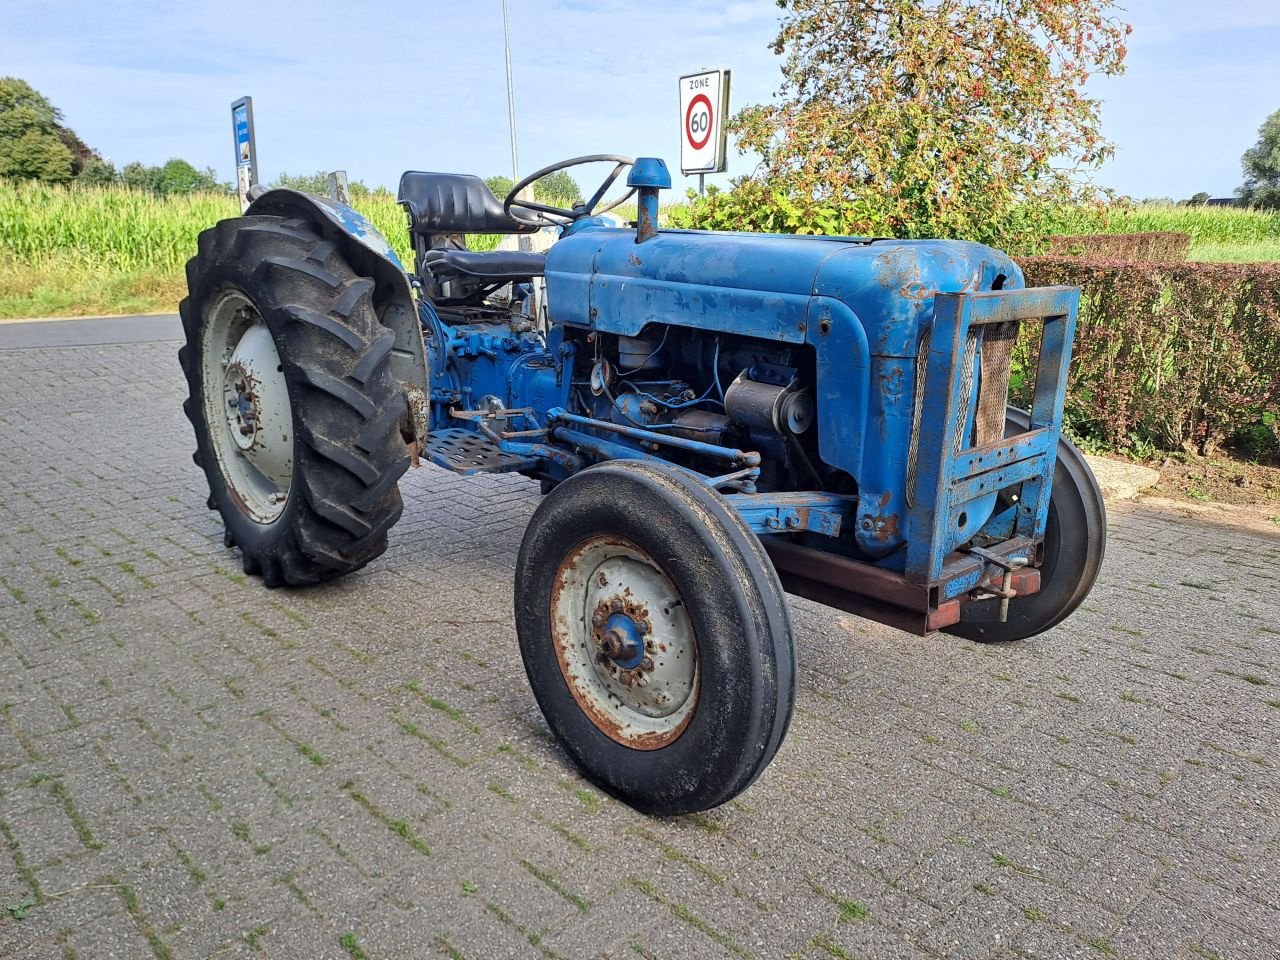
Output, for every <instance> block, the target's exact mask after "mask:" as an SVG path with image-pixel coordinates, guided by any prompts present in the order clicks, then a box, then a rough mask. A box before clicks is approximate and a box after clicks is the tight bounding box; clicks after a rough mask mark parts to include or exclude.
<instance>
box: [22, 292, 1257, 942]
mask: <svg viewBox="0 0 1280 960" xmlns="http://www.w3.org/2000/svg"><path fill="white" fill-rule="evenodd" d="M176 336H177V326H176V321H175V319H174V318H173V317H168V318H163V317H162V318H150V317H147V318H134V319H124V320H121V319H111V320H102V321H84V322H49V323H39V324H2V325H0V390H2V391H3V395H4V397H5V398H6V399H7V400H9V402H8V403H5V404H0V451H2V452H0V651H2V652H3V655H4V661H3V662H4V668H3V670H0V957H22V958H32V960H45V958H49V960H53V958H56V960H68V958H85V960H97V958H157V960H168V958H189V957H192V958H200V957H209V958H213V957H217V958H264V957H265V958H284V960H294V958H306V960H324V958H335V960H360V958H368V960H375V958H402V957H415V958H416V957H435V956H439V957H448V958H453V960H456V958H458V957H463V958H468V960H488V958H495V957H549V958H579V957H580V958H612V960H621V958H631V960H654V958H672V960H684V958H691V957H693V958H698V957H728V958H734V960H744V958H750V957H755V958H760V960H768V958H777V957H801V958H805V960H823V958H825V960H831V958H835V960H847V958H850V957H856V958H933V960H940V958H948V957H964V958H988V957H990V958H1001V960H1011V958H1026V957H1045V958H1059V957H1079V958H1092V960H1108V958H1131V960H1138V958H1160V960H1167V958H1175V957H1182V958H1188V960H1208V958H1214V957H1218V958H1223V960H1226V958H1258V960H1262V958H1268V960H1270V958H1275V957H1277V956H1280V811H1278V809H1277V797H1280V632H1278V631H1277V627H1276V625H1275V624H1276V615H1275V595H1276V593H1275V591H1276V585H1277V582H1280V528H1277V527H1275V525H1274V524H1262V525H1252V526H1251V525H1248V524H1235V523H1232V522H1227V521H1226V520H1224V519H1204V518H1196V517H1187V516H1183V515H1181V514H1180V513H1179V512H1177V511H1175V510H1169V509H1165V508H1157V507H1153V506H1151V505H1148V504H1144V503H1142V502H1137V503H1122V504H1115V505H1113V506H1112V507H1111V511H1110V525H1109V535H1110V542H1109V549H1108V556H1107V561H1106V563H1105V565H1104V568H1103V571H1102V575H1101V578H1100V580H1099V582H1098V585H1097V587H1096V588H1095V590H1094V592H1093V594H1092V595H1091V596H1090V598H1089V599H1088V601H1087V602H1086V603H1085V605H1084V606H1083V607H1082V609H1081V610H1080V611H1079V612H1077V613H1076V615H1074V616H1073V617H1072V618H1070V619H1069V620H1068V621H1067V622H1066V623H1064V624H1063V625H1062V626H1060V627H1058V628H1056V629H1055V630H1053V631H1051V632H1050V633H1049V634H1047V635H1045V636H1044V637H1042V638H1040V639H1037V640H1035V641H1032V642H1028V643H1021V644H1014V645H1011V646H1005V647H982V646H979V645H976V644H972V643H967V642H964V641H959V640H956V639H953V638H948V637H939V638H930V639H919V638H912V637H908V636H905V635H902V634H899V633H897V632H895V631H893V630H890V629H887V628H883V627H880V626H878V625H875V624H871V623H867V622H864V621H860V620H858V619H856V618H853V617H849V616H845V615H841V614H838V613H835V612H833V611H831V610H829V609H826V608H823V607H820V606H817V605H815V604H812V603H808V602H805V601H800V600H796V601H793V603H792V616H793V620H794V624H795V629H796V644H797V652H798V659H799V672H798V677H797V708H796V716H795V720H794V722H793V724H792V727H791V732H790V735H789V737H788V739H787V741H786V742H785V743H784V744H783V746H782V748H781V750H780V751H779V753H778V756H777V758H776V760H775V761H774V763H773V765H772V766H771V767H770V768H769V769H768V770H767V771H766V772H765V774H764V775H763V776H762V777H761V778H760V780H758V781H757V782H756V783H755V784H754V785H753V786H752V787H751V788H750V789H749V790H748V791H747V792H745V793H744V794H743V795H742V796H741V797H740V798H739V799H738V800H737V801H735V802H733V803H731V804H729V805H726V806H725V807H722V808H720V809H717V810H714V811H711V812H709V813H707V814H704V815H699V816H693V817H682V818H675V819H670V820H655V819H651V818H647V817H643V816H640V815H638V814H636V813H635V812H633V811H631V810H630V809H628V808H626V807H625V806H623V805H621V804H619V803H617V802H615V801H613V800H611V799H610V798H608V797H606V796H604V795H602V794H601V793H599V792H598V791H597V790H595V789H594V788H593V787H591V786H590V785H589V784H587V783H585V782H584V781H583V780H582V779H581V778H580V777H579V776H578V775H577V773H576V771H575V770H574V768H573V766H572V765H571V764H570V763H569V762H568V760H567V758H566V757H565V755H564V754H563V753H562V752H561V750H560V749H559V748H558V746H557V745H556V743H555V742H554V740H553V739H552V738H551V737H550V736H549V733H548V731H547V728H546V725H545V724H544V723H543V721H542V718H541V716H540V714H539V713H538V710H537V707H536V705H535V703H534V701H533V698H532V696H531V694H530V692H529V690H528V687H527V685H526V682H525V678H524V673H523V669H522V667H521V664H520V661H519V657H518V655H517V648H516V641H515V634H514V629H513V626H512V623H511V614H510V611H511V606H512V597H511V578H512V570H513V566H514V560H515V554H516V551H517V549H518V546H519V543H520V537H521V533H522V531H523V528H524V525H525V523H526V521H527V519H528V517H529V515H530V514H531V513H532V511H533V509H534V507H535V506H536V504H537V502H538V492H537V487H536V485H535V484H533V483H531V482H529V481H526V480H524V479H523V478H520V477H490V478H474V479H460V478H458V477H455V476H453V475H451V474H447V473H445V472H443V471H441V470H438V469H436V468H434V467H424V468H422V469H421V470H418V471H412V472H411V473H410V474H409V475H407V476H406V478H405V479H404V480H403V481H402V484H401V488H402V491H403V494H404V498H405V513H404V517H403V519H402V520H401V521H400V523H399V524H398V525H397V526H396V528H395V529H394V530H393V531H392V534H391V540H392V542H391V547H390V549H389V551H388V553H387V555H386V556H384V557H383V558H381V559H379V560H378V561H375V562H374V563H373V564H371V565H370V566H369V567H368V568H366V569H365V570H362V571H360V572H359V573H358V574H356V575H354V576H352V577H349V578H347V579H345V580H343V581H341V582H339V583H335V584H332V585H329V586H326V587H324V588H320V589H314V590H305V591H294V590H289V591H285V590H280V591H267V590H265V589H264V588H263V587H262V586H261V585H260V584H259V583H258V582H257V581H256V580H254V579H251V578H248V577H245V576H244V575H243V574H242V573H241V572H240V565H239V558H238V555H237V554H236V553H235V551H233V550H228V549H226V548H225V547H224V546H223V542H222V529H221V524H220V522H219V521H218V519H217V517H216V516H215V515H214V514H212V513H211V512H210V511H208V510H207V509H206V508H205V497H206V495H207V491H206V489H205V487H204V481H203V477H202V476H201V474H200V473H199V471H198V470H197V469H196V468H195V467H194V466H193V464H192V462H191V449H192V438H191V431H190V427H189V425H188V424H187V422H186V420H185V419H184V417H183V416H182V413H181V409H180V405H181V401H182V399H183V396H184V390H183V384H182V377H181V375H180V372H179V370H178V365H177V361H176V357H175V353H176V344H175V343H173V342H172V340H173V338H175V337H176ZM1223 516H1226V515H1225V514H1224V515H1223Z"/></svg>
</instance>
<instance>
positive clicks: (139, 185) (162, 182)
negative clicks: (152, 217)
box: [80, 157, 231, 197]
mask: <svg viewBox="0 0 1280 960" xmlns="http://www.w3.org/2000/svg"><path fill="white" fill-rule="evenodd" d="M90 170H92V175H91V177H90V178H89V179H88V180H87V182H96V183H104V182H110V181H109V180H107V179H106V177H107V176H108V175H109V173H110V171H111V166H110V164H106V165H104V166H102V167H93V168H90V167H86V168H85V173H89V172H90ZM80 180H81V181H86V176H85V174H81V177H80ZM119 182H121V183H123V184H124V185H125V186H127V187H132V188H133V189H135V190H142V191H144V192H146V193H154V194H155V195H156V196H158V197H169V196H175V195H178V194H183V193H208V192H214V193H229V192H230V191H231V185H230V184H228V183H221V182H219V180H218V175H217V173H216V172H215V171H214V169H213V168H212V167H206V168H205V169H203V170H197V169H196V168H195V167H193V166H192V165H191V164H189V163H188V162H187V161H186V160H183V159H181V158H180V157H173V158H171V159H170V160H168V161H167V162H165V164H164V165H163V166H158V167H155V166H148V165H147V164H144V163H139V162H138V161H136V160H135V161H134V162H133V163H127V164H125V165H124V167H123V169H121V171H120V176H119Z"/></svg>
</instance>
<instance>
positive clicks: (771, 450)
mask: <svg viewBox="0 0 1280 960" xmlns="http://www.w3.org/2000/svg"><path fill="white" fill-rule="evenodd" d="M588 340H589V344H588V346H589V347H590V351H591V352H590V353H587V354H585V355H583V356H582V357H581V359H580V361H579V362H578V364H577V365H576V374H577V376H576V377H575V381H574V391H573V399H574V401H575V402H576V406H577V408H578V409H579V410H580V411H581V412H583V413H585V414H586V415H588V416H591V417H595V418H598V419H601V420H610V421H612V422H614V423H616V424H619V425H620V426H624V427H640V428H644V429H649V430H655V431H660V432H661V433H663V434H664V435H665V436H672V437H682V438H685V439H687V440H693V441H697V442H700V443H705V444H710V445H716V446H720V447H731V448H741V449H744V450H759V451H760V452H761V454H762V459H763V463H762V465H761V467H762V469H761V474H760V477H759V479H758V480H757V481H756V483H755V487H756V489H761V490H764V489H779V488H793V489H794V488H795V487H796V486H797V485H802V484H803V483H804V482H805V481H806V480H808V481H816V482H817V483H818V484H819V485H824V484H825V480H824V478H823V477H822V476H821V475H820V474H819V472H818V471H817V470H816V469H815V467H814V463H815V461H816V442H815V438H814V437H813V435H812V432H811V428H812V427H813V423H814V397H813V386H812V384H813V370H812V358H811V357H807V356H804V355H803V354H802V353H801V352H800V351H797V350H793V349H788V348H785V347H784V348H782V349H779V347H778V345H777V344H771V343H766V342H763V341H752V340H750V339H748V338H744V337H733V336H722V337H715V338H708V337H704V336H699V335H698V334H697V333H696V332H693V331H688V330H681V329H679V328H674V327H670V326H664V327H660V328H657V329H654V330H648V331H646V332H645V333H643V334H642V335H640V336H634V337H631V336H619V337H610V336H607V335H603V334H597V335H596V336H594V337H588ZM583 374H585V376H583ZM677 456H678V457H680V458H681V459H683V461H685V462H686V463H687V464H688V465H689V466H703V464H702V463H700V462H698V455H697V452H696V451H680V452H679V453H678V454H677Z"/></svg>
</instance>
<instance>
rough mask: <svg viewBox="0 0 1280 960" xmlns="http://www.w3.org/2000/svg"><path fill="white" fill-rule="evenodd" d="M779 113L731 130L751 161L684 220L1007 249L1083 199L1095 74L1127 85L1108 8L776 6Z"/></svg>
mask: <svg viewBox="0 0 1280 960" xmlns="http://www.w3.org/2000/svg"><path fill="white" fill-rule="evenodd" d="M778 6H779V7H781V8H782V10H783V16H782V23H781V29H780V31H779V33H778V36H777V38H776V40H775V41H774V45H773V48H774V51H775V52H776V53H778V54H779V55H781V56H783V57H784V61H783V66H782V75H783V80H782V86H781V88H780V90H779V92H778V94H777V96H776V98H775V100H774V102H771V103H767V104H757V105H754V106H749V107H747V108H745V109H744V110H742V111H741V112H740V113H738V114H737V116H735V117H733V118H732V120H731V121H730V130H731V131H732V132H733V133H734V134H735V135H736V137H737V141H738V147H739V149H741V150H743V151H744V152H745V151H747V150H750V151H755V152H756V153H758V154H759V155H760V157H761V163H760V165H759V167H758V168H757V170H756V171H755V173H754V174H752V175H751V176H750V177H747V178H744V179H742V180H740V181H739V182H738V183H737V184H735V187H734V189H733V190H732V191H731V192H729V193H718V194H714V195H712V196H711V197H710V198H709V199H708V200H707V201H704V202H703V203H701V204H699V205H698V208H697V210H696V211H695V214H694V216H695V222H698V223H700V225H706V226H728V225H733V226H736V227H738V228H739V229H741V228H743V227H747V228H757V229H761V228H763V229H773V230H789V231H797V232H814V233H847V232H850V233H870V234H878V235H892V236H900V237H922V236H930V235H932V236H949V237H963V238H966V239H975V240H985V241H989V242H1002V241H1008V240H1009V239H1010V238H1011V237H1012V236H1015V235H1020V234H1022V233H1024V232H1025V231H1027V230H1028V229H1032V228H1034V224H1035V222H1036V220H1037V218H1038V216H1039V215H1040V214H1041V212H1042V211H1044V210H1047V209H1048V208H1050V207H1052V206H1053V205H1055V204H1059V203H1062V202H1073V201H1074V202H1078V201H1080V200H1082V199H1088V198H1090V197H1092V196H1093V195H1094V191H1093V189H1092V188H1091V187H1090V186H1089V184H1088V182H1087V178H1086V176H1085V175H1086V174H1087V172H1088V171H1089V170H1090V169H1092V168H1094V167H1096V166H1097V165H1099V164H1100V163H1101V162H1102V161H1103V160H1105V159H1106V158H1107V157H1108V156H1109V155H1110V154H1111V149H1112V148H1111V145H1110V144H1109V143H1108V142H1107V141H1106V140H1105V139H1104V138H1103V137H1102V135H1101V133H1100V131H1099V125H1098V108H1099V103H1098V101H1097V100H1095V99H1091V98H1089V97H1088V96H1086V95H1085V93H1084V85H1085V82H1086V81H1087V80H1088V78H1089V76H1090V74H1092V73H1098V72H1100V73H1103V74H1118V73H1121V72H1122V71H1123V69H1124V58H1125V54H1126V48H1125V38H1126V37H1127V36H1128V34H1129V32H1130V28H1129V27H1128V26H1127V25H1126V24H1124V23H1122V22H1121V21H1120V20H1118V19H1117V18H1116V17H1115V16H1113V15H1112V10H1113V9H1114V8H1113V5H1112V3H1111V0H935V2H921V0H778Z"/></svg>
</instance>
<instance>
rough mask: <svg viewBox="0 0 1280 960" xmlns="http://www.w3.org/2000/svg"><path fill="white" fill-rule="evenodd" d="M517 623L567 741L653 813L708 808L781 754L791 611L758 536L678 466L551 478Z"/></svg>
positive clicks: (533, 676) (520, 569)
mask: <svg viewBox="0 0 1280 960" xmlns="http://www.w3.org/2000/svg"><path fill="white" fill-rule="evenodd" d="M515 586H516V589H515V596H516V604H515V607H516V632H517V635H518V637H519V641H520V653H521V655H522V657H523V659H524V664H525V669H526V671H527V673H528V675H529V682H530V685H531V687H532V689H533V693H534V696H535V697H536V699H537V701H538V705H539V706H540V707H541V708H542V712H543V715H544V716H545V717H546V719H547V723H548V724H549V725H550V727H551V729H552V731H553V732H554V733H555V735H556V736H557V737H558V738H559V740H560V742H561V743H562V744H563V746H564V748H565V750H566V752H567V753H568V754H569V755H570V757H572V758H573V760H574V761H575V762H576V763H577V764H578V766H579V767H580V768H581V769H582V771H583V772H584V774H585V775H586V776H587V777H588V778H589V779H590V780H591V781H593V782H594V783H596V784H597V785H598V786H600V787H601V788H602V789H604V790H606V791H607V792H609V793H611V794H612V795H614V796H616V797H618V798H619V799H621V800H623V801H625V802H626V803H628V804H630V805H631V806H633V807H635V808H636V809H637V810H640V811H641V812H643V813H649V814H656V815H660V816H670V815H674V814H682V813H691V812H694V811H697V810H705V809H707V808H710V807H714V806H717V805H719V804H722V803H725V802H727V801H728V800H730V799H732V798H733V797H735V796H737V795H738V794H739V793H741V792H742V791H743V790H745V789H746V788H747V787H748V786H749V785H750V784H751V783H752V781H754V780H755V778H756V777H757V776H759V775H760V773H761V771H763V770H764V768H765V766H766V765H767V764H768V763H769V761H770V760H771V759H772V758H773V756H774V754H775V753H776V752H777V750H778V747H779V745H780V744H781V742H782V739H783V736H784V735H785V733H786V729H787V726H788V724H789V722H790V718H791V710H792V703H793V700H794V696H795V654H794V648H793V644H792V637H791V623H790V619H789V617H788V614H787V607H786V601H785V598H784V595H783V592H782V587H781V586H780V585H779V583H778V578H777V574H776V573H775V572H774V569H773V566H772V564H771V563H770V562H769V559H768V557H767V555H766V554H765V552H764V548H763V547H762V546H761V545H760V542H759V540H757V539H756V537H755V535H754V534H752V533H751V531H750V530H749V529H748V528H747V527H746V525H745V524H744V523H743V522H742V520H741V518H740V517H739V516H738V515H737V513H736V512H734V510H733V509H732V508H731V507H730V506H729V505H728V504H727V503H725V502H724V499H723V498H722V497H721V496H720V495H719V494H717V493H716V492H715V491H713V490H711V489H710V488H709V487H707V486H706V485H705V484H703V483H701V482H700V481H698V480H697V479H696V478H694V477H693V476H691V475H690V474H689V473H687V472H685V471H683V470H680V469H679V468H676V467H671V466H666V465H663V464H657V463H647V462H640V461H626V460H624V461H616V462H610V463H604V464H600V465H598V466H594V467H591V468H590V469H587V470H585V471H583V472H582V473H579V474H576V475H574V476H572V477H570V478H569V479H568V480H566V481H565V482H564V483H562V484H560V485H559V486H557V487H556V488H555V489H554V490H552V491H551V492H550V493H549V494H548V495H547V496H546V498H545V499H544V500H543V501H542V503H541V504H540V505H539V506H538V509H537V511H536V512H535V513H534V515H533V519H532V520H531V521H530V523H529V527H528V530H527V531H526V533H525V536H524V541H523V542H522V544H521V547H520V555H519V558H518V560H517V565H516V585H515Z"/></svg>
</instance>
